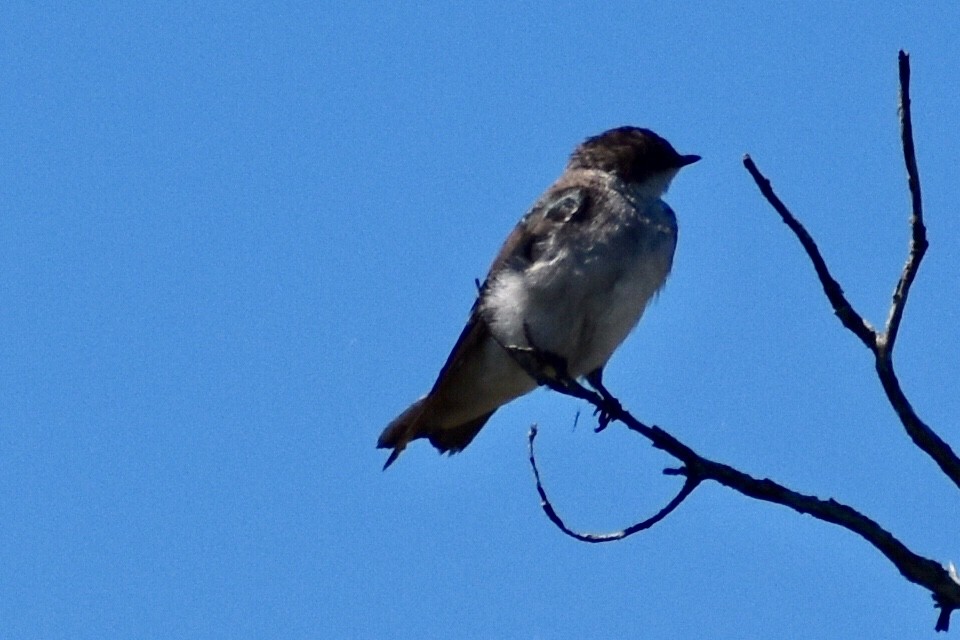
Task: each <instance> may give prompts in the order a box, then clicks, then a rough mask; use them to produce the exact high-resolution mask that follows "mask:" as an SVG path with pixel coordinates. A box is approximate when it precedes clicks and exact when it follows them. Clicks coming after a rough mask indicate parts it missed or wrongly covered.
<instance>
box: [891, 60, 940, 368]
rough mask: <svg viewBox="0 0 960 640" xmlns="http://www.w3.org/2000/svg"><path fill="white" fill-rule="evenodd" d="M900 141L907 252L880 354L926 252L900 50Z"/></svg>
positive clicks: (906, 70) (906, 72) (906, 63)
mask: <svg viewBox="0 0 960 640" xmlns="http://www.w3.org/2000/svg"><path fill="white" fill-rule="evenodd" d="M899 69H900V138H901V141H902V143H903V161H904V164H905V165H906V167H907V185H908V187H909V188H910V205H911V212H910V230H911V235H910V253H909V255H908V257H907V263H906V265H904V267H903V273H902V274H901V276H900V280H899V281H898V282H897V286H896V289H894V292H893V302H892V304H891V305H890V315H889V316H888V317H887V327H886V331H885V335H884V337H883V339H882V341H881V349H880V350H881V351H884V352H892V351H893V345H894V343H895V342H896V341H897V334H898V333H899V331H900V321H901V320H902V319H903V310H904V308H905V307H906V305H907V296H908V295H910V287H911V285H913V281H914V279H915V278H916V276H917V271H918V270H919V269H920V262H921V261H922V260H923V256H924V254H926V252H927V247H928V246H929V243H928V242H927V228H926V226H925V225H924V224H923V198H922V197H921V194H920V172H919V171H918V170H917V152H916V149H915V147H914V144H913V118H912V115H911V111H910V56H908V55H907V53H906V52H905V51H900V56H899Z"/></svg>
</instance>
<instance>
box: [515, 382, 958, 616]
mask: <svg viewBox="0 0 960 640" xmlns="http://www.w3.org/2000/svg"><path fill="white" fill-rule="evenodd" d="M549 386H550V387H551V388H552V389H554V390H555V391H557V392H558V393H562V394H564V395H569V396H571V397H574V398H580V399H583V400H586V401H587V402H589V403H590V404H592V405H593V406H594V407H596V408H597V409H598V410H599V411H600V412H601V413H603V414H606V415H607V416H609V418H610V419H612V420H616V421H618V422H621V423H623V424H624V425H626V426H627V428H628V429H630V430H631V431H635V432H636V433H639V434H640V435H642V436H644V437H645V438H647V439H649V440H650V442H651V443H652V444H653V446H654V447H656V448H657V449H661V450H663V451H665V452H666V453H668V454H670V455H672V456H673V457H674V458H676V459H677V460H679V461H680V462H682V463H683V468H681V469H680V470H671V472H670V473H671V474H674V475H684V476H686V477H687V480H688V482H687V483H686V484H684V485H683V488H681V490H680V493H678V494H677V496H676V497H674V499H673V500H671V501H670V503H668V504H667V506H666V507H664V508H663V509H662V510H661V511H660V512H659V513H657V514H656V515H655V516H653V517H652V518H650V519H648V520H646V521H644V522H643V523H638V524H637V525H633V527H638V529H637V530H638V531H639V530H642V529H645V528H649V527H650V526H653V524H656V522H659V521H660V520H662V519H663V518H664V517H666V516H667V515H668V514H669V513H670V512H672V511H673V510H674V509H675V508H676V507H677V506H679V504H680V503H681V502H682V501H683V500H684V499H686V498H687V496H688V495H689V494H690V493H692V492H693V490H694V489H696V488H697V487H698V486H699V485H700V483H701V482H703V481H705V480H712V481H714V482H716V483H718V484H721V485H723V486H725V487H728V488H730V489H733V490H734V491H736V492H738V493H740V494H743V495H745V496H747V497H750V498H753V499H755V500H761V501H763V502H772V503H774V504H779V505H782V506H785V507H789V508H791V509H793V510H794V511H797V512H799V513H804V514H808V515H811V516H813V517H814V518H816V519H817V520H822V521H824V522H829V523H831V524H835V525H837V526H840V527H843V528H844V529H846V530H848V531H851V532H853V533H855V534H857V535H858V536H860V537H861V538H863V539H864V540H866V541H867V542H869V543H870V544H871V545H872V546H873V547H874V548H876V549H877V550H878V551H879V552H880V553H882V554H883V555H884V556H885V557H886V558H887V559H888V560H890V562H892V563H893V565H894V566H895V567H896V568H897V570H898V571H899V572H900V574H901V575H903V577H904V578H906V579H907V580H909V581H910V582H912V583H914V584H916V585H919V586H921V587H924V588H925V589H927V590H928V591H930V593H931V594H932V595H933V599H934V602H935V604H936V606H937V607H938V608H939V609H940V610H941V611H940V616H939V617H938V619H937V624H936V630H937V631H947V630H948V629H949V625H950V614H951V613H952V612H953V611H954V610H956V609H960V583H957V582H955V581H954V580H953V579H952V578H951V577H950V574H949V572H948V571H947V570H946V569H945V568H944V567H943V566H941V565H940V563H938V562H936V561H934V560H931V559H929V558H925V557H923V556H921V555H918V554H916V553H914V552H913V551H911V550H910V549H909V548H907V546H906V545H904V544H903V543H902V542H900V541H899V540H898V539H897V538H896V537H894V536H893V534H891V533H890V532H889V531H887V530H886V529H884V528H883V527H881V526H880V525H879V524H878V523H877V522H876V521H874V520H872V519H870V518H868V517H867V516H865V515H863V514H862V513H860V512H859V511H857V510H856V509H854V508H853V507H850V506H848V505H845V504H842V503H840V502H837V501H836V500H833V499H829V500H822V499H820V498H817V497H815V496H810V495H804V494H802V493H798V492H796V491H793V490H792V489H788V488H787V487H785V486H783V485H781V484H778V483H776V482H774V481H773V480H769V479H763V480H760V479H757V478H754V477H752V476H750V475H748V474H746V473H744V472H742V471H739V470H737V469H735V468H733V467H731V466H729V465H726V464H722V463H720V462H715V461H713V460H709V459H707V458H704V457H702V456H700V455H699V454H697V453H696V452H695V451H694V450H693V449H691V448H690V447H688V446H687V445H685V444H683V443H682V442H680V441H679V440H677V439H676V438H674V437H673V436H672V435H670V434H669V433H667V432H666V431H664V430H663V429H661V428H659V427H657V426H648V425H646V424H644V423H642V422H640V421H639V420H637V419H636V418H635V417H634V416H633V415H632V414H630V413H629V412H628V411H627V410H625V409H623V408H622V406H620V404H619V402H616V399H615V398H611V399H605V398H604V397H602V396H601V395H600V394H597V393H594V392H591V391H589V390H587V389H584V388H583V387H582V386H581V385H579V384H578V383H576V382H574V381H570V380H566V381H564V382H563V383H562V384H561V385H556V386H555V385H552V384H551V385H549ZM573 386H577V387H580V389H581V390H575V389H574V388H572V387H573ZM611 400H613V401H611ZM535 435H536V430H535V429H534V430H532V431H531V435H530V464H531V466H532V467H533V471H534V477H535V478H536V481H537V491H538V493H539V494H540V500H541V506H542V508H543V510H544V513H546V515H547V517H548V518H549V519H550V521H551V522H552V523H553V524H554V525H556V527H557V528H558V529H560V530H561V531H563V532H564V533H565V534H567V535H569V536H571V537H573V538H576V539H577V540H583V541H585V542H607V541H609V540H619V539H623V538H625V537H627V535H630V534H631V533H634V532H635V531H631V529H632V528H633V527H630V528H628V529H625V530H623V531H619V532H615V533H612V534H600V535H596V534H584V533H578V532H576V531H573V530H571V529H569V528H568V527H567V526H566V525H565V524H564V523H563V521H562V520H561V519H560V517H559V516H558V515H557V513H556V511H555V510H554V508H553V506H552V504H551V503H550V501H549V500H548V499H547V495H546V492H545V491H544V489H543V487H542V485H541V483H540V474H539V471H538V469H537V465H536V459H535V457H534V455H533V438H534V437H535ZM651 521H652V522H651ZM647 523H649V524H647ZM644 525H646V526H644Z"/></svg>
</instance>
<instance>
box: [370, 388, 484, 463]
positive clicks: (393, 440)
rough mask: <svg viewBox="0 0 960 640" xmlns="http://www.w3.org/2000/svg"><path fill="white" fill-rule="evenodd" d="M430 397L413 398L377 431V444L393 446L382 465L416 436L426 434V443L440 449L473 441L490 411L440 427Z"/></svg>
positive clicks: (456, 448)
mask: <svg viewBox="0 0 960 640" xmlns="http://www.w3.org/2000/svg"><path fill="white" fill-rule="evenodd" d="M431 399H432V397H431V396H430V395H426V396H424V397H422V398H420V399H419V400H417V401H416V402H414V403H413V404H412V405H410V406H409V407H407V409H406V410H405V411H404V412H403V413H401V414H400V415H399V416H397V417H396V418H394V419H393V420H392V421H391V422H390V424H388V425H387V428H386V429H384V430H383V433H381V434H380V439H379V440H377V448H378V449H393V451H391V452H390V456H389V457H388V458H387V461H386V463H384V465H383V468H384V469H386V468H387V467H389V466H390V465H391V464H393V463H394V462H395V461H396V459H397V456H399V455H400V453H401V452H403V450H404V449H405V448H406V447H407V444H409V443H410V441H411V440H416V439H417V438H429V439H430V444H432V445H433V446H434V447H436V448H437V450H438V451H440V453H458V452H459V451H462V450H463V449H464V447H466V446H467V445H468V444H470V442H472V441H473V439H474V438H475V437H476V435H477V433H479V432H480V429H482V428H483V425H485V424H486V423H487V420H489V419H490V416H492V415H493V411H491V412H490V413H487V414H484V415H482V416H479V417H477V418H474V419H473V420H469V421H467V422H464V423H463V424H460V425H457V426H455V427H447V428H442V427H439V426H437V424H436V423H437V422H438V421H437V416H436V415H435V411H434V409H433V408H432V407H431Z"/></svg>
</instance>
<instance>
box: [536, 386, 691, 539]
mask: <svg viewBox="0 0 960 640" xmlns="http://www.w3.org/2000/svg"><path fill="white" fill-rule="evenodd" d="M561 393H562V392H561ZM536 437H537V426H536V425H533V426H532V427H530V433H529V435H528V436H527V442H528V444H529V449H530V466H531V467H533V477H534V478H535V479H536V481H537V493H538V494H540V506H541V507H542V508H543V512H544V513H545V514H546V515H547V517H548V518H549V519H550V522H552V523H553V524H554V525H556V527H557V528H558V529H560V531H562V532H564V533H565V534H567V535H568V536H570V537H571V538H575V539H577V540H579V541H581V542H591V543H597V542H614V541H616V540H623V539H624V538H627V537H629V536H632V535H633V534H635V533H638V532H640V531H645V530H646V529H649V528H650V527H652V526H653V525H655V524H657V523H658V522H660V521H661V520H663V519H664V518H666V517H667V516H668V515H670V514H671V513H673V512H674V510H676V508H677V507H679V506H680V503H682V502H683V501H684V500H686V499H687V496H689V495H690V494H691V493H693V490H694V489H696V488H697V486H699V484H700V478H698V477H696V476H694V475H691V474H687V473H682V474H680V473H672V474H671V475H685V476H686V481H685V482H684V483H683V486H682V487H680V491H678V492H677V495H675V496H674V497H673V499H672V500H670V502H668V503H667V504H666V505H665V506H664V507H663V508H662V509H660V511H658V512H657V513H655V514H654V515H652V516H650V517H649V518H647V519H646V520H643V521H641V522H637V523H635V524H632V525H630V526H629V527H627V528H625V529H621V530H620V531H614V532H611V533H580V532H578V531H574V530H573V529H571V528H570V527H568V526H567V525H566V524H565V523H564V521H563V519H562V518H560V516H559V514H557V510H556V509H555V508H554V507H553V503H551V502H550V499H549V498H548V497H547V492H546V490H545V489H544V488H543V483H542V482H541V481H540V470H539V469H538V468H537V459H536V456H535V455H534V453H533V441H534V439H535V438H536ZM672 471H675V470H672Z"/></svg>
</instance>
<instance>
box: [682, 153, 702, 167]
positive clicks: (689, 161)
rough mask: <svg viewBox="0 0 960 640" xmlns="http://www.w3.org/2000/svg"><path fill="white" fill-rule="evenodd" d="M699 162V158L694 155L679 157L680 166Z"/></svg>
mask: <svg viewBox="0 0 960 640" xmlns="http://www.w3.org/2000/svg"><path fill="white" fill-rule="evenodd" d="M699 160H700V156H696V155H689V156H680V166H681V167H685V166H687V165H688V164H693V163H694V162H698V161H699Z"/></svg>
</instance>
